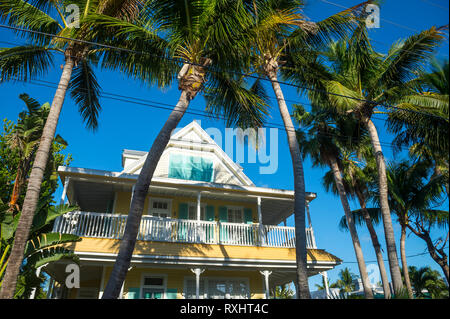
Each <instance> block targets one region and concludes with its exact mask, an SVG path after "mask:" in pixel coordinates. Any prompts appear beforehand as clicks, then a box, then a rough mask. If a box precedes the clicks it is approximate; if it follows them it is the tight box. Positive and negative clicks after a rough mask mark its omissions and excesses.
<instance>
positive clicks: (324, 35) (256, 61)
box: [242, 0, 359, 299]
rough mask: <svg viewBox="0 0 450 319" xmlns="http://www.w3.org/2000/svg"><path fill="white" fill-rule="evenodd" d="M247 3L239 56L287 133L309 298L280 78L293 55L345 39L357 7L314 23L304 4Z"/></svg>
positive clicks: (295, 157)
mask: <svg viewBox="0 0 450 319" xmlns="http://www.w3.org/2000/svg"><path fill="white" fill-rule="evenodd" d="M246 5H247V11H248V13H249V15H250V21H251V22H252V23H251V24H250V26H249V27H248V29H247V30H246V31H245V32H243V33H242V34H243V36H244V37H245V39H244V42H247V43H248V45H247V46H246V49H245V51H244V52H243V55H245V54H247V53H248V52H249V53H250V54H251V56H250V60H251V61H252V64H253V69H254V71H255V72H257V73H258V74H260V75H261V76H263V77H264V78H266V79H267V80H269V81H270V82H271V85H272V89H273V91H274V93H275V96H276V99H277V103H278V109H279V112H280V115H281V118H282V120H283V125H284V128H285V131H286V136H287V142H288V146H289V152H290V155H291V160H292V166H293V175H294V220H295V229H296V231H295V235H296V245H295V247H296V260H297V287H298V289H299V291H298V297H299V298H300V299H309V298H310V292H309V287H308V275H307V266H306V265H307V258H306V238H305V236H306V235H305V231H304V229H305V204H306V202H305V182H304V173H303V164H302V160H301V154H300V150H299V147H298V143H297V139H296V134H295V128H294V125H293V122H292V119H291V117H290V113H289V110H288V107H287V104H286V101H285V98H284V95H283V91H282V89H281V86H280V83H279V80H278V79H279V75H280V71H282V69H283V64H285V62H286V60H287V59H288V57H289V55H290V54H291V53H295V54H296V55H297V56H301V55H311V54H312V52H313V51H314V48H317V47H319V46H323V45H325V44H326V43H327V42H329V41H330V40H331V39H332V38H333V37H342V36H345V35H346V34H347V33H348V32H349V30H350V29H351V28H352V27H353V26H354V19H355V15H354V13H355V8H350V9H348V10H345V11H343V12H340V13H337V14H335V15H333V16H331V17H329V18H327V19H324V20H322V21H320V22H317V23H313V22H311V21H309V20H308V19H307V18H306V16H305V15H304V14H303V8H304V6H305V2H304V1H302V0H290V1H278V0H252V1H246ZM357 7H359V6H357ZM247 48H251V50H250V51H249V50H248V49H247Z"/></svg>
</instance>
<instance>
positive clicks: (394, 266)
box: [364, 119, 403, 293]
mask: <svg viewBox="0 0 450 319" xmlns="http://www.w3.org/2000/svg"><path fill="white" fill-rule="evenodd" d="M364 123H365V125H366V127H367V130H368V132H369V135H370V140H371V142H372V147H373V150H374V155H375V159H376V162H377V170H378V187H379V191H380V194H379V196H380V207H381V216H382V217H383V226H384V236H385V240H386V247H387V254H388V261H389V269H390V272H391V279H392V284H393V286H394V292H395V293H396V292H399V291H401V290H402V289H403V282H402V275H401V274H400V267H399V264H398V256H397V247H396V244H395V236H394V227H393V226H392V219H391V212H390V209H389V202H388V183H387V176H386V162H385V160H384V155H383V151H382V149H381V144H380V139H379V137H378V132H377V128H376V127H375V125H374V124H373V122H372V121H371V120H370V119H367V120H366V121H364Z"/></svg>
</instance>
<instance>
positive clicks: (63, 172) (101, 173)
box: [58, 166, 317, 200]
mask: <svg viewBox="0 0 450 319" xmlns="http://www.w3.org/2000/svg"><path fill="white" fill-rule="evenodd" d="M58 173H59V175H60V176H67V175H89V176H96V177H101V178H112V179H118V180H119V181H118V182H125V181H128V182H129V183H135V181H136V180H137V178H138V176H137V175H134V174H121V173H119V172H111V171H105V170H97V169H88V168H80V167H67V166H59V167H58ZM121 184H122V183H121ZM152 184H153V185H151V186H150V187H158V185H155V184H171V185H174V186H176V187H178V188H180V186H194V187H205V188H207V190H208V191H212V189H214V188H216V189H217V190H220V191H223V190H228V191H239V192H242V191H246V192H249V193H255V195H254V196H261V194H265V195H266V196H261V198H277V195H280V196H288V197H291V198H279V199H286V200H292V199H293V198H294V191H293V190H286V189H276V188H267V187H257V186H240V185H233V184H220V183H208V182H198V181H188V180H179V179H178V180H177V179H173V178H166V177H153V178H152ZM245 195H246V196H248V195H251V194H245ZM306 196H308V197H310V198H316V196H317V195H316V194H315V193H311V192H306Z"/></svg>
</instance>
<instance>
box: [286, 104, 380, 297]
mask: <svg viewBox="0 0 450 319" xmlns="http://www.w3.org/2000/svg"><path fill="white" fill-rule="evenodd" d="M317 109H318V107H317V105H315V104H313V110H312V112H311V113H308V112H305V111H304V109H303V108H302V107H301V106H299V105H297V106H296V109H295V112H294V114H295V117H296V119H297V121H298V122H299V124H300V126H302V127H304V131H299V132H298V134H297V136H298V137H299V142H298V143H299V145H300V149H301V151H302V154H303V155H304V156H306V155H309V156H310V157H311V159H312V162H313V166H328V167H329V168H330V170H331V171H332V174H333V178H334V182H335V185H336V189H337V192H338V194H339V197H340V200H341V203H342V207H343V209H344V213H345V218H346V221H347V225H348V229H349V231H350V235H351V237H352V243H353V249H354V250H355V255H356V260H357V262H358V267H359V272H360V274H361V279H362V282H363V286H364V293H365V295H366V298H368V299H372V298H373V293H372V290H371V287H370V282H369V277H368V275H367V270H366V265H365V262H364V256H363V252H362V249H361V244H360V242H359V237H358V233H357V230H356V227H355V221H354V220H353V215H352V214H351V210H350V205H349V203H348V198H347V196H348V195H347V192H346V189H345V182H344V177H343V171H342V153H343V150H344V149H345V148H346V146H347V147H348V145H346V142H347V143H348V142H349V141H348V140H346V139H347V138H346V137H347V136H352V134H351V133H353V132H355V131H357V129H355V127H357V125H356V126H353V127H352V126H351V125H348V124H349V123H350V122H349V121H348V120H346V119H345V120H344V119H342V118H339V117H338V115H337V114H336V117H337V118H333V116H332V115H331V114H330V112H329V111H326V110H325V111H324V110H323V109H322V110H317ZM356 124H357V122H356ZM350 140H351V138H350Z"/></svg>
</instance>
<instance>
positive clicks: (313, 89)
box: [0, 24, 441, 119]
mask: <svg viewBox="0 0 450 319" xmlns="http://www.w3.org/2000/svg"><path fill="white" fill-rule="evenodd" d="M0 27H2V28H7V29H12V30H17V31H22V32H30V33H36V34H41V35H45V36H50V37H56V38H60V39H65V40H70V41H74V42H79V43H83V44H89V45H98V46H101V47H104V48H108V49H114V50H121V51H125V52H129V53H135V54H136V53H137V54H144V55H145V54H147V55H151V56H154V57H156V58H159V59H166V60H169V61H172V62H176V63H183V64H189V65H193V66H199V67H202V68H204V69H207V70H208V71H212V72H218V73H220V72H221V73H223V72H224V71H221V70H216V69H214V68H211V67H205V66H203V65H201V64H197V63H193V62H189V61H181V60H179V59H175V58H170V57H161V56H158V55H154V54H151V53H148V52H142V51H135V50H131V49H126V48H120V47H115V46H111V45H107V44H103V43H97V42H92V41H86V40H79V39H74V38H69V37H63V36H59V35H56V34H51V33H47V32H42V31H35V30H28V29H23V28H17V27H12V26H8V25H3V24H0ZM229 73H234V74H237V75H240V76H244V77H249V78H253V79H256V80H263V81H268V82H271V83H278V84H282V85H286V86H291V87H295V88H298V89H303V90H310V91H316V92H319V93H323V94H327V95H333V96H338V97H343V98H347V99H351V100H355V101H359V102H363V103H368V104H373V105H374V106H380V107H384V108H386V109H388V108H392V109H397V110H402V111H406V112H410V113H416V114H421V115H424V116H429V117H433V118H437V119H441V118H440V117H439V116H436V115H434V114H429V113H423V112H419V111H415V110H411V109H403V108H399V107H396V106H393V105H388V104H386V103H379V102H376V101H372V100H367V99H362V98H357V97H352V96H347V95H343V94H339V93H333V92H328V91H325V90H321V89H317V88H311V87H305V86H301V85H296V84H292V83H289V82H284V81H275V80H271V79H268V78H265V77H259V76H256V75H253V74H247V73H242V72H237V71H232V70H230V71H229Z"/></svg>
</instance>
